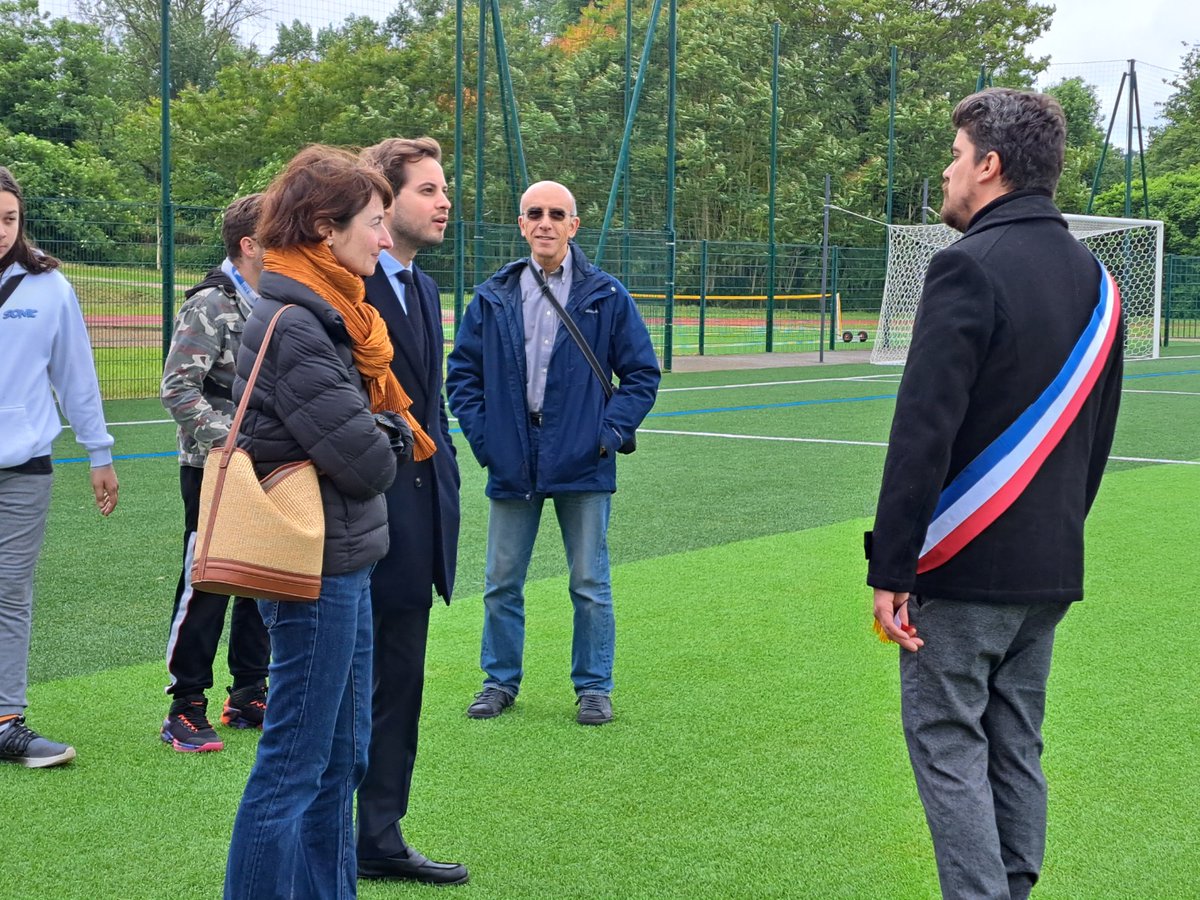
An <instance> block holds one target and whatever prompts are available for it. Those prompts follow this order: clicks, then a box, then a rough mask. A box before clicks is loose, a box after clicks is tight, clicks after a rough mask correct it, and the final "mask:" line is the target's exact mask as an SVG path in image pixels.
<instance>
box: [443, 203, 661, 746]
mask: <svg viewBox="0 0 1200 900" xmlns="http://www.w3.org/2000/svg"><path fill="white" fill-rule="evenodd" d="M518 223H519V224H520V226H521V234H522V235H523V236H524V238H525V240H526V241H527V242H528V243H529V248H530V255H529V256H528V257H525V258H523V259H518V260H516V261H515V262H511V263H509V264H508V265H506V266H504V267H503V268H501V269H500V271H498V272H497V273H496V274H495V275H493V276H492V277H491V278H489V279H488V280H487V281H486V282H484V283H483V284H482V285H480V286H479V288H478V289H477V290H476V293H475V297H474V299H473V300H472V301H471V304H470V305H469V306H468V308H467V310H466V314H465V315H464V317H463V321H462V324H461V325H460V327H459V331H458V338H457V340H456V342H455V346H454V350H453V352H451V354H450V356H449V360H448V367H447V373H446V393H447V396H448V398H449V401H450V410H451V412H453V414H454V415H455V416H457V417H458V423H459V425H460V426H461V427H462V431H463V434H464V435H465V436H466V439H467V441H468V442H469V443H470V445H471V450H472V451H473V452H474V454H475V458H476V459H477V460H479V463H480V465H482V466H485V467H486V468H487V470H488V482H487V491H486V492H487V496H488V498H489V501H490V506H489V516H488V544H487V561H486V570H485V575H484V594H483V601H484V620H483V642H482V649H481V652H480V665H481V667H482V668H483V671H484V673H485V676H486V677H485V678H484V682H483V690H482V691H480V692H479V693H478V694H476V695H475V700H474V702H472V703H471V705H470V706H469V707H468V709H467V715H468V716H470V717H471V718H473V719H490V718H494V717H495V716H498V715H500V714H501V713H503V712H504V711H505V710H506V709H508V708H509V707H510V706H512V703H513V701H514V700H515V699H516V697H517V692H518V690H519V689H520V685H521V676H522V655H523V650H524V643H525V576H526V573H527V571H528V569H529V560H530V557H531V556H532V554H533V544H534V540H535V538H536V537H537V532H538V525H539V523H540V521H541V514H542V507H543V505H544V504H545V501H546V499H547V498H549V499H550V500H551V501H552V502H553V504H554V512H555V515H556V517H557V519H558V524H559V529H560V531H561V533H562V539H563V547H564V548H565V550H566V555H567V568H568V571H569V573H570V579H569V581H570V584H569V592H570V595H571V602H572V604H573V606H574V609H575V618H574V638H573V641H572V645H571V681H572V683H573V685H574V688H575V694H576V703H577V705H578V706H579V711H578V714H577V716H576V720H577V721H578V722H579V723H580V724H582V725H602V724H604V723H606V722H609V721H611V720H612V715H613V713H612V702H611V700H610V695H611V693H612V689H613V676H612V670H613V648H614V643H615V633H616V628H615V623H614V617H613V606H612V586H611V580H610V577H609V564H608V538H607V535H608V520H609V511H610V509H611V502H612V494H613V492H614V491H615V490H616V489H617V467H616V454H617V451H618V450H619V449H623V450H624V451H625V452H631V449H632V447H633V441H632V438H633V435H634V432H635V431H636V429H637V427H638V425H640V424H641V421H642V419H643V418H645V416H646V414H647V413H648V412H649V411H650V408H651V407H652V406H653V405H654V398H655V395H656V394H657V392H658V383H659V379H660V377H661V375H660V372H659V367H658V360H657V358H656V357H655V354H654V348H653V346H652V345H651V343H650V335H649V333H648V332H647V331H646V326H645V323H643V322H642V319H641V316H640V315H639V314H638V311H637V307H636V306H635V305H634V302H633V299H632V298H631V297H630V296H629V292H628V291H626V290H625V288H624V286H623V285H622V284H621V283H620V282H619V281H617V279H615V278H613V277H612V276H611V275H609V274H608V273H606V272H604V271H602V270H600V269H599V268H597V267H596V266H594V265H592V263H591V262H589V261H588V259H587V257H586V256H585V255H584V254H583V252H582V251H581V250H580V249H579V247H578V246H577V245H576V244H575V243H574V242H573V241H572V240H571V239H572V238H573V237H574V236H575V233H576V232H577V231H578V230H579V217H578V215H577V214H576V206H575V198H574V197H573V196H572V195H571V192H570V191H569V190H567V188H565V187H564V186H563V185H561V184H558V183H557V182H553V181H541V182H538V183H537V184H535V185H533V186H532V187H530V188H529V190H527V191H526V192H525V194H524V196H523V197H522V198H521V215H520V218H519V219H518ZM556 305H557V306H558V307H560V308H561V309H562V312H561V313H560V312H559V310H557V309H556ZM563 315H565V316H568V317H569V318H570V320H571V322H572V323H573V325H574V327H575V328H576V329H577V330H578V332H579V338H580V339H581V340H582V342H583V343H584V345H586V346H587V347H588V348H589V349H590V351H591V353H592V355H593V356H594V358H595V360H596V362H597V364H598V367H599V369H600V372H599V375H600V377H597V374H598V373H596V372H594V371H593V369H592V367H591V364H590V363H589V361H588V359H587V357H586V356H585V354H584V351H583V349H582V348H581V347H580V346H579V345H578V344H577V343H576V339H575V338H574V337H573V336H572V334H571V332H570V331H569V330H568V328H567V327H560V325H562V324H563V322H562V318H561V316H563ZM613 375H616V376H617V379H618V382H619V385H618V387H617V388H616V389H615V390H612V393H611V397H610V396H609V391H608V390H606V389H605V388H606V385H605V384H604V383H602V382H601V378H604V379H605V380H606V381H609V382H611V380H612V376H613ZM609 390H611V387H610V388H609Z"/></svg>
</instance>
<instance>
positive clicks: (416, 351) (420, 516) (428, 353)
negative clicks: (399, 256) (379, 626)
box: [363, 266, 459, 609]
mask: <svg viewBox="0 0 1200 900" xmlns="http://www.w3.org/2000/svg"><path fill="white" fill-rule="evenodd" d="M413 274H414V281H415V283H414V285H413V287H414V288H415V290H410V291H409V292H408V297H407V301H406V302H407V303H409V304H412V303H414V302H417V303H420V304H421V317H422V319H423V321H424V334H421V335H418V334H416V333H415V332H414V330H413V328H412V325H411V324H410V322H409V320H408V317H407V316H406V315H405V313H404V310H403V309H402V308H401V307H400V301H399V300H397V299H396V292H395V290H394V289H393V287H392V286H391V285H390V284H389V283H388V276H387V275H386V274H385V273H384V271H383V269H382V268H380V267H379V266H376V268H375V273H374V274H373V275H371V276H369V277H367V278H365V279H363V280H364V282H365V283H366V287H367V302H369V303H370V304H371V305H372V306H374V307H375V308H376V309H378V310H379V312H380V314H382V316H383V319H384V321H385V322H386V323H387V327H388V334H389V335H390V336H391V339H392V347H393V348H394V355H393V357H392V371H393V372H395V373H396V377H397V378H398V379H399V381H400V384H401V385H402V386H403V387H404V390H405V392H406V393H407V394H408V395H409V397H411V398H412V401H413V405H412V410H411V412H412V413H413V415H414V416H415V417H416V419H417V421H419V422H420V423H421V424H422V425H423V427H424V428H425V431H426V432H427V433H428V434H429V436H430V437H431V438H433V440H434V442H435V443H436V444H437V452H436V453H434V454H433V456H432V458H430V459H428V460H426V461H425V462H421V463H412V462H410V463H404V464H402V465H401V466H400V468H399V471H398V472H397V475H396V481H395V482H394V483H393V485H392V487H391V489H390V490H388V492H387V505H388V533H389V536H390V539H391V547H390V549H389V550H388V554H387V556H385V557H384V558H383V559H382V560H380V561H379V563H378V564H377V565H376V567H375V572H374V574H373V576H372V579H371V596H372V603H373V604H374V605H375V608H376V609H387V608H389V607H393V608H411V607H416V606H423V605H427V604H428V603H429V597H430V593H429V585H430V583H431V582H430V579H432V584H433V587H434V588H435V589H436V590H437V592H438V594H439V595H440V596H441V597H443V598H444V599H445V601H446V602H447V603H449V602H450V596H451V593H452V592H453V590H454V570H455V565H456V562H457V558H458V524H459V507H458V488H459V475H458V462H457V461H456V460H455V449H454V444H453V442H452V441H451V440H450V423H449V419H448V418H447V415H446V404H445V401H444V399H443V397H442V357H443V337H442V327H441V323H442V311H441V302H440V299H439V295H438V289H437V285H436V284H435V283H434V281H433V279H432V278H430V277H429V276H428V275H426V274H425V273H424V272H422V271H421V270H420V268H418V267H417V266H413ZM414 294H415V295H416V296H415V297H414V296H413V295H414ZM410 309H411V306H410ZM430 537H432V543H431V542H430Z"/></svg>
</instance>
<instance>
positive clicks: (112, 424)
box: [63, 419, 175, 430]
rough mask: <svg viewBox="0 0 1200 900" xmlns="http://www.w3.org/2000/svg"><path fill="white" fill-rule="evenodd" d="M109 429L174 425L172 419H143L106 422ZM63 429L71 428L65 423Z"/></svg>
mask: <svg viewBox="0 0 1200 900" xmlns="http://www.w3.org/2000/svg"><path fill="white" fill-rule="evenodd" d="M105 424H106V425H108V427H109V428H119V427H120V426H122V425H174V424H175V420H174V419H145V420H143V421H141V422H106V423H105ZM63 428H65V429H68V430H69V429H70V428H71V426H70V425H68V424H67V423H66V422H64V423H63Z"/></svg>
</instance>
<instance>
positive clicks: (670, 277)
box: [626, 0, 679, 372]
mask: <svg viewBox="0 0 1200 900" xmlns="http://www.w3.org/2000/svg"><path fill="white" fill-rule="evenodd" d="M678 12H679V4H678V0H671V3H670V5H669V7H668V12H667V70H668V71H667V302H666V303H665V304H664V306H665V307H666V308H665V309H664V311H663V312H664V315H663V371H664V372H670V371H671V361H672V357H673V356H674V351H675V347H674V343H675V249H676V248H675V240H676V236H675V70H676V68H677V65H676V64H677V61H678V58H679V56H678V54H679V40H678V37H679V28H678ZM626 161H628V156H626Z"/></svg>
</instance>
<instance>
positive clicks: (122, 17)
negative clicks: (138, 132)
mask: <svg viewBox="0 0 1200 900" xmlns="http://www.w3.org/2000/svg"><path fill="white" fill-rule="evenodd" d="M168 9H169V14H170V25H171V86H172V89H171V95H172V96H175V95H176V94H178V92H179V90H180V89H181V88H182V87H184V86H186V85H192V86H195V87H199V88H209V87H212V86H213V85H214V84H215V83H216V74H217V71H218V70H219V69H220V68H221V66H222V64H225V63H228V62H231V61H233V59H235V58H236V57H237V56H239V55H241V54H243V53H244V48H242V46H241V43H240V41H239V38H238V28H239V27H240V26H241V25H242V24H243V23H244V22H248V21H250V20H251V19H254V18H257V17H258V16H261V15H264V14H265V12H266V10H267V6H266V4H265V2H263V0H170V2H169V6H168ZM80 12H81V13H82V15H83V16H84V18H85V19H86V20H88V21H90V22H93V23H95V24H97V25H99V26H101V27H102V28H104V29H105V31H106V33H107V34H109V35H111V36H112V37H113V38H114V39H115V40H116V41H118V42H119V43H120V44H121V46H122V47H123V48H124V49H125V51H126V52H127V53H128V54H129V57H130V59H131V61H132V64H133V65H134V66H136V67H137V68H138V70H139V71H142V72H144V73H146V75H147V80H146V82H145V83H144V85H143V88H144V90H145V92H146V93H147V94H149V95H154V94H157V93H158V85H159V83H160V80H161V74H162V68H161V55H162V54H161V48H162V19H161V4H160V3H159V0H82V2H81V4H80Z"/></svg>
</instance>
